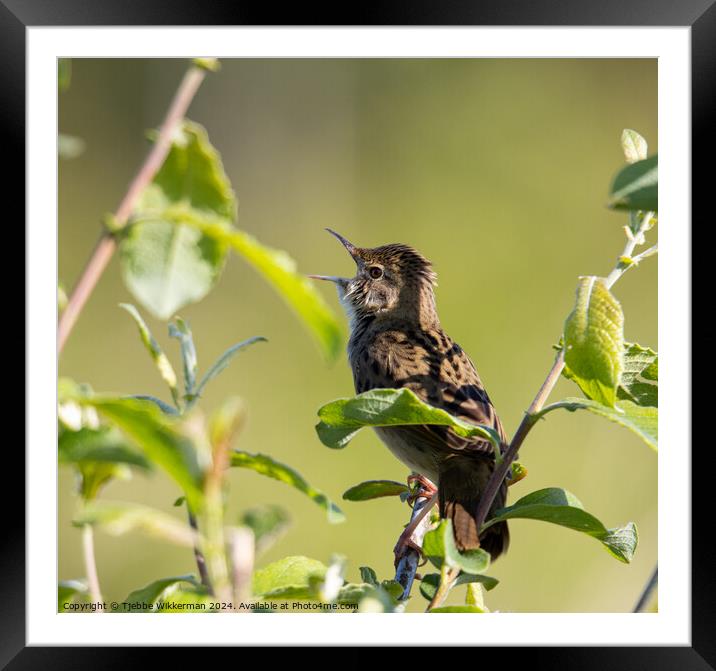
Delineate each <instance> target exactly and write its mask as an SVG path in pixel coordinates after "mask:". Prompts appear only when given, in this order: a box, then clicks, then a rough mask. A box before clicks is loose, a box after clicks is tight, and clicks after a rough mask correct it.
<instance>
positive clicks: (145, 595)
mask: <svg viewBox="0 0 716 671" xmlns="http://www.w3.org/2000/svg"><path fill="white" fill-rule="evenodd" d="M185 584H189V585H193V586H197V582H196V578H195V577H194V576H193V575H191V574H188V575H179V576H172V577H171V578H161V579H159V580H155V581H154V582H150V583H149V584H148V585H145V586H144V587H141V588H140V589H135V590H134V591H133V592H130V594H129V595H128V596H127V597H126V598H125V599H124V603H128V604H130V605H129V607H128V609H129V610H131V611H132V612H137V613H141V612H152V610H151V609H147V610H144V609H142V608H132V606H142V605H150V606H153V605H154V604H156V603H158V602H159V601H164V600H165V599H167V598H168V597H170V596H172V595H173V594H174V592H175V591H176V590H177V589H178V588H179V587H180V586H181V585H185Z"/></svg>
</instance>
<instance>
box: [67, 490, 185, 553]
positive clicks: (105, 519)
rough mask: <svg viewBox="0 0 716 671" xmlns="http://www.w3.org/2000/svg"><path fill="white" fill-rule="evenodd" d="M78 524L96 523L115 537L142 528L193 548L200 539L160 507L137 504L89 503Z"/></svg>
mask: <svg viewBox="0 0 716 671" xmlns="http://www.w3.org/2000/svg"><path fill="white" fill-rule="evenodd" d="M72 523H73V524H74V525H75V526H83V525H85V524H93V525H96V526H98V527H100V528H101V529H102V530H104V531H106V532H107V533H108V534H111V535H112V536H121V535H124V534H126V533H128V532H130V531H143V532H144V533H146V534H149V535H150V536H154V537H156V538H161V539H163V540H166V541H169V542H171V543H175V544H176V545H182V546H185V547H194V546H195V545H196V544H198V542H199V536H198V534H197V533H196V532H195V531H194V529H192V528H191V527H190V526H188V525H186V524H184V522H181V521H179V520H178V519H176V518H175V517H172V516H171V515H167V514H166V513H163V512H162V511H160V510H155V509H154V508H149V507H147V506H142V505H139V504H135V503H124V502H119V501H112V502H110V501H103V502H99V501H97V502H93V503H89V504H87V505H86V506H84V508H83V509H82V510H81V511H80V512H79V514H78V515H77V516H76V517H75V519H74V520H72Z"/></svg>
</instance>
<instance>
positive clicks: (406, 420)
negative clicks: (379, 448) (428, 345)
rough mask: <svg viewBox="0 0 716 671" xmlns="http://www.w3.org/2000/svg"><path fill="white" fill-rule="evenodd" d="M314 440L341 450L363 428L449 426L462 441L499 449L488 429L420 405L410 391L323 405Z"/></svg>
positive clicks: (385, 391) (371, 394)
mask: <svg viewBox="0 0 716 671" xmlns="http://www.w3.org/2000/svg"><path fill="white" fill-rule="evenodd" d="M318 417H319V418H320V420H321V421H320V422H319V423H318V424H317V425H316V432H317V433H318V437H319V438H320V440H321V442H322V443H323V444H324V445H327V446H328V447H331V448H343V447H345V446H346V445H347V444H348V443H349V442H350V441H351V439H352V438H353V437H354V436H355V435H356V434H357V433H358V431H360V429H362V428H363V427H365V426H400V425H413V424H435V425H439V426H449V427H450V428H451V429H452V430H453V431H454V432H455V433H456V434H457V435H459V436H462V437H466V438H469V437H472V436H478V437H480V438H484V439H485V440H489V441H490V442H491V443H492V444H493V445H495V446H499V444H500V437H499V435H498V434H497V432H496V431H495V430H494V429H493V428H492V427H489V426H482V425H479V424H471V423H470V422H466V421H464V420H461V419H458V418H457V417H454V416H453V415H451V414H449V413H447V412H445V410H441V409H440V408H435V407H433V406H431V405H428V404H427V403H424V402H423V401H421V400H420V399H419V398H418V397H417V396H416V395H415V394H414V393H413V392H412V391H411V390H410V389H407V388H402V389H372V390H371V391H366V392H364V393H362V394H358V396H354V397H353V398H341V399H338V400H336V401H332V402H331V403H327V404H326V405H324V406H323V407H322V408H320V409H319V411H318Z"/></svg>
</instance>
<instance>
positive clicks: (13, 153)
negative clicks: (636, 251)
mask: <svg viewBox="0 0 716 671" xmlns="http://www.w3.org/2000/svg"><path fill="white" fill-rule="evenodd" d="M276 11H277V8H276V7H275V6H273V4H271V3H253V4H252V5H248V4H246V3H241V4H239V3H238V2H226V1H222V0H215V1H213V2H206V1H204V2H197V1H196V0H194V1H189V0H184V1H183V2H182V1H180V0H175V1H174V2H170V1H168V0H142V1H141V2H137V1H132V2H117V1H116V0H115V1H114V2H111V1H107V0H94V2H92V1H91V0H89V1H88V0H0V80H1V81H2V83H1V85H0V126H2V131H3V138H4V149H5V156H6V166H12V169H10V170H8V171H7V173H6V175H5V177H4V178H3V185H4V187H5V188H6V189H7V191H6V193H11V194H18V193H21V192H22V191H21V189H22V185H23V183H24V178H25V169H24V167H25V144H24V142H23V140H24V136H25V135H24V132H25V54H26V52H25V39H26V33H25V29H26V27H31V26H98V25H126V26H132V25H151V26H156V25H276V24H273V23H272V21H275V18H276ZM280 15H281V17H282V19H283V21H282V23H281V25H355V26H361V25H365V26H368V25H502V26H508V25H525V26H538V25H542V26H544V25H555V26H565V27H569V26H640V25H643V26H687V27H690V28H691V67H692V71H691V84H692V137H693V138H694V139H697V140H698V141H694V142H693V143H692V194H693V195H692V213H693V214H692V219H693V220H694V221H697V220H698V219H699V217H700V216H704V215H705V212H706V205H705V200H706V195H707V193H708V191H707V188H706V181H707V180H708V179H710V178H711V173H712V172H713V170H712V169H711V170H709V169H703V170H701V171H700V170H698V169H697V168H696V166H697V165H698V164H701V165H703V166H706V161H705V160H704V159H705V157H706V156H707V155H708V154H709V152H710V151H711V150H712V148H713V144H714V143H713V135H714V133H713V130H712V128H713V125H714V124H713V120H714V113H715V112H716V0H680V1H679V2H673V1H671V0H600V1H599V2H594V0H561V1H560V0H548V1H547V0H502V1H501V2H499V1H498V0H493V1H491V2H479V0H472V1H467V0H453V1H451V2H449V3H446V2H442V3H437V2H430V1H429V0H420V1H417V2H410V3H408V2H405V3H394V4H390V5H388V4H377V3H376V4H375V6H372V7H365V8H363V9H358V8H356V9H355V11H353V12H352V15H351V16H348V15H347V12H346V8H345V7H342V6H341V5H340V4H337V3H334V4H333V5H332V6H321V7H320V9H319V8H318V5H316V6H315V7H311V6H304V5H299V4H294V5H292V6H289V5H287V6H286V7H285V8H282V9H281V14H280ZM7 159H9V160H7ZM700 159H701V160H700ZM15 204H16V205H19V208H18V209H19V210H20V211H19V212H18V214H17V217H16V220H21V217H22V219H24V201H23V200H22V199H19V198H16V199H15ZM683 225H684V227H685V228H686V227H687V223H686V222H684V224H683ZM704 228H706V222H704ZM30 355H31V353H30V352H27V351H26V357H27V356H30ZM687 391H688V390H687ZM683 435H684V443H683V444H682V445H678V446H673V445H672V446H669V449H681V450H684V451H686V450H688V449H689V448H690V442H691V441H690V427H684V432H683ZM694 446H696V450H694V451H693V453H692V462H693V463H694V464H696V465H697V467H696V468H694V469H693V471H692V513H693V519H692V592H691V604H692V614H691V625H692V637H691V647H688V646H683V647H604V648H599V647H591V646H590V647H581V648H569V647H556V648H526V647H522V648H515V649H512V650H510V651H509V652H508V653H507V654H506V652H505V650H503V649H499V648H486V649H482V650H480V652H479V653H475V652H474V651H473V652H472V653H470V652H469V651H468V652H467V653H463V655H464V654H478V655H479V659H480V661H481V663H483V664H484V663H485V662H486V661H487V660H486V658H489V659H490V662H491V661H492V660H493V659H494V660H495V661H496V662H497V663H500V664H501V665H502V664H506V663H508V662H509V665H510V666H511V665H513V664H514V665H518V664H520V665H521V664H529V665H530V667H531V668H534V667H535V666H536V667H537V668H541V667H543V666H545V667H548V668H552V669H556V668H560V669H584V670H586V669H600V670H601V669H630V670H631V669H650V670H658V669H669V670H672V669H679V671H689V670H691V669H693V670H697V669H698V670H703V671H705V670H707V669H709V668H710V669H716V635H714V632H716V608H715V607H714V601H715V600H716V550H715V549H714V544H713V541H712V537H713V535H712V533H711V532H710V531H709V530H710V529H712V528H713V522H712V521H711V520H710V519H709V518H710V514H709V512H710V509H711V506H710V505H709V501H708V500H707V496H708V493H709V487H708V485H707V482H706V480H707V478H709V477H710V475H709V471H708V469H706V468H703V467H700V466H698V464H699V461H700V459H699V456H700V454H705V453H706V451H707V450H708V449H710V446H709V444H708V442H701V443H700V444H699V443H696V442H694ZM6 447H7V446H6ZM3 461H4V465H5V468H6V469H9V472H12V473H20V472H24V468H25V461H24V455H23V454H22V453H21V452H20V451H19V450H17V449H14V450H11V449H6V450H5V458H4V460H3ZM14 480H15V482H16V484H17V485H18V486H20V487H24V484H23V481H22V480H21V479H20V478H14ZM662 533H668V531H662ZM2 535H3V537H4V540H5V541H6V542H5V543H4V544H3V545H4V548H3V550H2V553H0V576H1V577H2V580H1V581H0V593H2V595H3V597H2V602H1V603H2V608H0V668H8V669H11V670H13V671H16V670H20V669H35V668H43V669H47V668H52V669H64V668H73V669H74V668H102V669H112V668H120V667H122V668H126V666H127V664H128V663H129V662H130V660H131V658H133V657H134V654H135V653H136V651H135V650H133V649H128V648H110V647H95V648H69V647H65V648H62V647H60V648H51V647H26V637H25V631H26V622H25V606H26V602H25V581H26V575H25V524H24V516H22V515H20V514H19V513H18V512H17V511H14V512H13V514H6V515H4V524H3V534H2ZM681 551H686V549H683V548H682V549H681ZM144 650H145V651H146V648H145V649H144ZM169 652H170V651H167V650H165V651H163V652H162V655H163V662H162V663H164V664H167V663H172V662H171V657H170V656H168V653H169ZM306 652H308V651H304V653H306ZM392 652H395V653H397V654H398V655H402V656H401V657H396V663H402V664H406V665H407V664H410V663H411V662H410V660H409V658H407V657H405V656H404V655H405V653H404V652H403V653H401V651H392ZM145 654H146V653H145V652H143V653H142V655H143V659H144V655H145ZM179 654H180V655H181V663H182V664H183V665H190V664H194V663H198V664H202V663H206V657H202V656H201V652H200V651H199V650H194V649H186V648H183V649H181V650H180V653H179ZM308 654H311V653H308ZM369 655H370V656H369ZM339 658H340V659H341V660H342V661H337V662H336V663H340V665H341V666H343V665H351V666H357V665H359V664H363V663H364V662H368V661H369V660H373V661H374V660H375V657H373V654H372V653H371V652H370V651H369V650H362V651H361V650H359V651H357V652H356V654H352V655H350V659H349V657H348V656H345V655H340V654H339V655H338V656H337V657H336V660H338V659H339ZM387 658H388V651H387V650H385V651H384V652H383V653H381V660H382V661H385V662H386V663H387V662H388V659H387ZM244 659H245V658H244ZM475 659H476V658H475ZM401 660H402V661H401ZM236 661H237V663H238V662H239V659H238V658H237V660H236ZM297 661H298V658H294V663H295V662H297Z"/></svg>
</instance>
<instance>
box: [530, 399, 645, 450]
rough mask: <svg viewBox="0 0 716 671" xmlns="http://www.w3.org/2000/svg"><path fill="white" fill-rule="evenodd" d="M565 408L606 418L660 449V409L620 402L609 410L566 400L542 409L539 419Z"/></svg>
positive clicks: (599, 405) (598, 405) (589, 401)
mask: <svg viewBox="0 0 716 671" xmlns="http://www.w3.org/2000/svg"><path fill="white" fill-rule="evenodd" d="M559 408H564V409H565V410H569V411H570V412H574V411H575V410H589V412H592V413H594V414H595V415H599V416H600V417H606V418H607V419H608V420H609V421H611V422H615V423H616V424H620V425H621V426H624V427H626V428H627V429H629V430H630V431H633V432H634V433H635V434H636V435H637V436H639V437H640V438H641V439H642V440H643V441H644V442H645V443H646V444H647V445H648V446H649V447H652V448H653V449H655V450H656V449H657V448H658V442H659V435H658V434H659V409H658V408H655V407H650V406H644V407H642V406H639V405H636V404H635V403H632V402H631V401H626V400H625V401H618V402H617V405H616V407H615V408H608V407H607V406H605V405H602V404H601V403H597V402H596V401H592V400H590V399H587V398H574V397H570V398H565V399H562V400H561V401H558V402H557V403H552V404H550V405H548V406H546V407H545V408H542V410H541V411H540V413H539V415H538V417H543V416H544V415H546V414H547V413H548V412H552V411H553V410H557V409H559Z"/></svg>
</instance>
